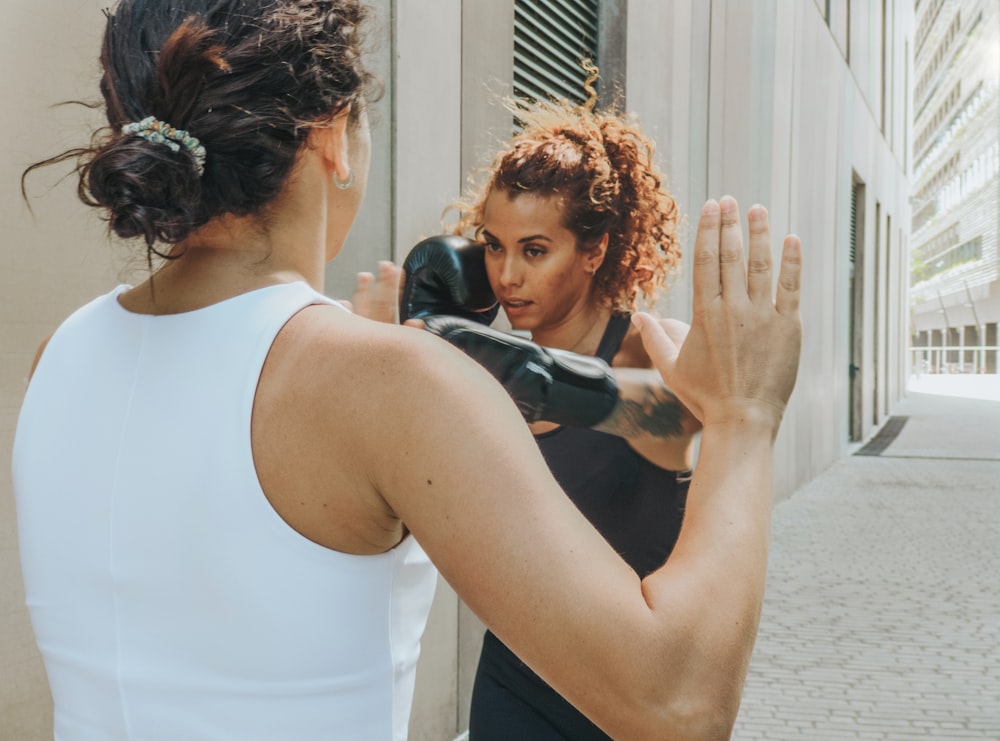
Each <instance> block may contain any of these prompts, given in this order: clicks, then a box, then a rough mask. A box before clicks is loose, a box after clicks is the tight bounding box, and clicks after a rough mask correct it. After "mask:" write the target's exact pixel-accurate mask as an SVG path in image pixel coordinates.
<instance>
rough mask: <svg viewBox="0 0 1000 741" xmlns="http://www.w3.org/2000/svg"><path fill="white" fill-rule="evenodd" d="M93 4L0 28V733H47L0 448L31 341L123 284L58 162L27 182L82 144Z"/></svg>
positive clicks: (121, 258) (95, 118)
mask: <svg viewBox="0 0 1000 741" xmlns="http://www.w3.org/2000/svg"><path fill="white" fill-rule="evenodd" d="M104 5H105V3H102V2H97V1H96V0H88V1H87V2H80V3H76V4H74V5H73V6H72V7H71V8H67V7H65V6H63V5H60V4H58V3H55V4H52V3H42V4H38V3H33V2H28V0H17V1H16V2H11V3H7V5H6V6H5V11H6V12H5V18H4V23H3V24H2V25H0V64H2V66H3V68H4V69H5V70H7V73H6V74H4V75H3V76H2V78H0V98H2V99H3V100H4V101H5V102H6V105H5V106H4V107H3V109H2V110H0V138H2V140H3V141H4V142H5V146H4V147H3V149H2V150H0V173H2V175H3V177H0V231H2V233H3V235H4V239H3V243H2V244H0V450H3V451H4V453H3V455H2V456H0V595H2V597H0V738H10V739H18V741H36V740H38V741H41V740H42V739H51V738H52V719H51V713H52V707H51V699H50V695H49V689H48V683H47V681H46V678H45V673H44V669H43V667H42V662H41V657H40V656H39V654H38V650H37V648H36V647H35V641H34V634H33V633H32V631H31V626H30V623H29V620H28V613H27V610H26V608H25V605H24V590H23V586H22V582H21V570H20V562H19V560H18V556H17V540H16V530H15V525H16V523H15V511H14V501H13V492H12V490H11V483H10V481H11V479H10V450H11V446H12V444H13V438H14V427H15V424H16V419H17V412H18V410H19V409H20V406H21V401H22V399H23V395H24V389H25V383H26V379H27V375H28V371H29V368H30V366H31V361H32V358H33V357H34V354H35V351H36V350H37V348H38V345H39V343H40V342H41V341H42V340H43V339H44V338H45V337H47V336H48V335H49V334H50V333H51V332H52V331H53V330H54V329H55V328H56V326H58V324H59V323H60V322H61V321H62V320H63V319H64V318H65V317H66V316H67V315H68V314H69V313H71V312H72V311H73V310H74V309H76V308H77V307H78V306H80V305H81V304H83V303H84V302H86V301H87V300H89V299H91V298H93V297H94V296H96V295H98V294H100V293H104V292H106V291H108V290H110V289H111V288H112V287H113V286H114V285H115V284H116V283H118V282H120V281H124V280H127V279H128V277H129V276H128V271H127V270H125V269H124V268H125V266H126V265H127V263H128V260H129V257H130V255H131V254H132V253H131V252H130V251H129V250H128V249H126V248H123V247H121V246H112V245H111V244H110V243H109V241H108V239H107V237H106V232H105V230H104V228H103V226H102V224H101V223H100V222H99V221H98V219H97V218H96V213H94V212H92V210H91V209H88V208H87V207H85V206H83V205H82V204H81V203H80V201H79V200H78V199H77V197H76V192H75V182H74V178H72V177H70V178H67V179H66V180H64V181H63V182H61V183H60V182H59V179H60V177H61V176H62V175H64V174H65V173H66V172H67V171H68V169H69V168H68V167H67V166H65V165H64V166H58V167H53V168H50V169H48V170H46V171H43V172H40V173H38V174H37V175H36V176H33V177H32V178H31V179H30V180H29V181H28V190H29V193H30V194H31V195H32V196H33V198H32V207H33V208H34V215H32V214H31V213H29V211H28V208H27V206H26V205H25V204H24V202H23V201H22V199H21V193H20V190H19V178H20V175H21V172H22V170H23V169H24V168H25V167H26V166H27V165H28V164H30V163H32V162H35V161H38V160H41V159H44V158H46V157H50V156H52V155H55V154H59V153H60V152H62V151H64V150H65V149H68V148H71V147H74V146H79V145H81V144H85V143H86V142H87V141H88V140H89V135H90V130H91V128H92V127H93V126H96V125H98V124H99V123H100V121H101V119H100V117H99V115H97V114H96V113H94V112H93V111H88V110H86V109H84V108H82V107H80V106H63V107H58V108H53V107H52V106H53V104H55V103H59V102H61V101H66V100H70V99H81V98H87V99H93V98H95V97H96V96H97V79H98V78H97V65H96V60H97V53H98V40H99V37H100V30H101V28H102V26H103V16H102V15H101V12H100V11H101V8H103V7H104Z"/></svg>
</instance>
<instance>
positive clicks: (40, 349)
mask: <svg viewBox="0 0 1000 741" xmlns="http://www.w3.org/2000/svg"><path fill="white" fill-rule="evenodd" d="M51 339H52V335H49V336H48V337H46V338H45V339H44V340H42V344H41V345H39V346H38V350H37V351H36V352H35V359H34V360H32V361H31V370H30V371H29V372H28V381H31V377H32V376H33V375H35V368H37V367H38V361H40V360H41V359H42V353H44V352H45V348H46V346H47V345H48V344H49V340H51Z"/></svg>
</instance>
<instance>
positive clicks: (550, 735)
mask: <svg viewBox="0 0 1000 741" xmlns="http://www.w3.org/2000/svg"><path fill="white" fill-rule="evenodd" d="M515 740H516V741H611V737H610V736H608V735H607V734H606V733H604V732H603V731H601V729H600V728H598V727H597V726H595V725H594V724H593V723H591V722H590V721H589V720H587V718H586V717H585V716H584V715H583V714H582V713H580V711H579V710H577V709H576V708H574V707H573V706H572V705H570V704H569V703H568V702H566V700H564V699H563V698H562V696H561V695H560V694H559V693H557V692H556V691H555V690H554V689H552V688H551V687H549V686H548V685H547V684H546V683H545V682H544V681H542V679H541V678H540V677H539V676H538V675H537V674H535V673H534V672H533V671H531V669H529V668H528V667H527V666H526V665H525V664H524V663H523V662H522V661H521V660H520V659H518V658H517V656H515V655H514V653H513V652H511V650H510V649H509V648H507V647H506V646H505V645H504V644H503V643H501V642H500V639H499V638H497V637H496V636H495V635H493V634H492V633H490V632H489V631H487V633H486V636H485V637H484V638H483V652H482V655H481V656H480V659H479V667H478V669H477V670H476V681H475V684H474V685H473V689H472V708H471V713H470V717H469V741H515Z"/></svg>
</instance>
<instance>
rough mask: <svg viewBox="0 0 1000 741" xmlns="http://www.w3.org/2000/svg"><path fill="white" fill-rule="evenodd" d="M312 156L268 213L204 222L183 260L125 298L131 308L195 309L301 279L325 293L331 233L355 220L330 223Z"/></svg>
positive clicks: (184, 247)
mask: <svg viewBox="0 0 1000 741" xmlns="http://www.w3.org/2000/svg"><path fill="white" fill-rule="evenodd" d="M304 159H305V164H306V166H304V167H302V166H300V168H299V169H298V173H299V177H293V178H290V180H289V185H288V186H287V188H286V191H285V192H284V193H282V195H280V196H279V197H278V200H277V201H276V202H275V203H274V204H273V205H272V208H270V209H269V211H268V213H267V214H265V215H264V216H231V215H227V216H222V217H219V218H217V219H213V220H212V221H210V222H209V223H207V224H205V225H204V226H202V227H200V228H199V229H197V230H196V231H195V232H193V233H192V234H191V236H190V237H189V238H188V239H186V240H185V241H184V242H182V243H180V244H178V245H176V246H175V247H174V248H173V250H172V256H174V258H175V259H170V260H167V261H165V262H164V264H163V265H162V266H161V267H160V268H159V270H157V271H156V273H155V274H154V275H153V276H151V278H150V279H149V280H148V281H146V282H145V283H143V284H142V285H140V286H137V287H136V288H135V289H134V290H133V291H130V292H128V293H127V294H126V295H125V296H123V297H122V299H121V300H122V303H123V304H125V305H126V308H134V309H135V310H138V311H144V312H146V313H175V312H179V311H190V310H192V309H197V308H201V307H202V306H208V305H210V304H213V303H217V302H218V301H222V300H224V299H226V298H230V297H232V296H236V295H239V294H241V293H246V292H248V291H252V290H255V289H257V288H263V287H265V286H269V285H274V284H277V283H290V282H293V281H296V280H304V281H306V282H307V283H309V285H311V286H312V287H313V288H314V289H316V290H317V291H320V292H322V291H323V288H324V282H325V280H324V279H325V265H326V260H327V256H328V254H327V253H328V243H329V240H330V234H331V232H332V233H334V234H336V233H337V232H339V231H342V232H343V233H344V234H346V231H347V227H348V226H349V224H348V225H347V226H344V227H343V229H337V228H334V229H331V228H330V225H329V221H328V219H329V217H330V216H331V214H329V213H328V208H329V204H328V202H327V200H326V196H325V195H324V193H323V189H322V187H319V184H318V183H317V182H316V180H315V178H313V177H311V176H312V175H313V172H312V171H313V169H315V168H310V167H308V164H309V163H310V161H309V159H308V158H304ZM310 186H311V187H310ZM335 227H336V225H335ZM342 239H343V236H342V235H340V240H341V241H342ZM130 304H131V305H130Z"/></svg>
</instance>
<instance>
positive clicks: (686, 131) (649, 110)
mask: <svg viewBox="0 0 1000 741" xmlns="http://www.w3.org/2000/svg"><path fill="white" fill-rule="evenodd" d="M706 7H707V6H706ZM694 22H695V21H694V18H693V8H692V2H691V0H670V1H668V2H657V1H656V0H632V2H631V3H630V5H629V14H628V30H627V36H628V39H629V43H628V45H627V46H628V48H627V59H628V61H627V64H626V67H627V69H628V78H627V81H626V82H627V84H626V97H625V101H626V106H625V107H626V109H627V110H628V111H629V112H631V113H635V114H636V115H637V116H638V117H639V120H640V121H641V123H642V126H643V130H644V131H645V132H646V134H647V135H648V136H650V137H651V138H652V139H653V141H654V142H655V144H656V161H657V163H658V164H659V166H660V168H661V169H662V170H663V173H664V175H665V176H666V179H667V189H668V190H669V192H670V194H671V195H672V196H673V197H674V199H675V200H676V201H677V204H678V208H679V209H680V213H681V225H680V229H679V236H680V240H681V247H682V250H683V256H682V265H681V268H680V270H679V271H677V272H675V274H674V275H673V276H672V277H671V279H670V281H669V283H668V286H667V290H666V291H665V293H664V295H663V296H662V297H661V298H660V299H659V301H658V302H657V304H656V306H655V311H656V313H657V314H660V315H663V316H672V317H675V318H678V319H681V320H684V321H690V316H691V292H690V282H689V281H688V280H687V276H688V275H689V273H690V265H691V248H692V245H693V243H694V231H695V226H696V225H697V221H698V212H699V210H700V208H701V204H702V203H703V201H704V199H705V194H704V192H703V190H704V188H703V183H704V172H703V171H704V165H703V163H704V159H705V153H704V151H703V150H702V151H701V152H700V153H699V152H698V151H697V150H698V149H699V147H698V144H697V143H696V142H693V141H692V128H693V127H692V123H691V122H692V120H693V119H695V118H696V117H698V118H700V119H701V120H702V121H704V120H705V119H706V116H707V108H706V107H705V105H704V100H707V91H708V66H707V61H708V60H707V54H705V55H699V51H698V50H696V49H695V48H694V44H693V42H692V33H691V28H692V23H694ZM664 38H667V39H669V43H663V42H662V40H663V39H664ZM696 90H697V91H698V92H699V93H700V92H701V91H704V94H705V98H704V99H702V101H699V98H700V95H696V94H695V91H696ZM692 96H694V97H692ZM678 101H690V103H683V104H680V103H678ZM699 102H702V104H701V105H699ZM701 127H702V128H704V124H701ZM692 161H696V164H695V166H696V167H697V170H698V172H699V177H698V179H697V180H694V181H693V180H692V178H691V172H692Z"/></svg>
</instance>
